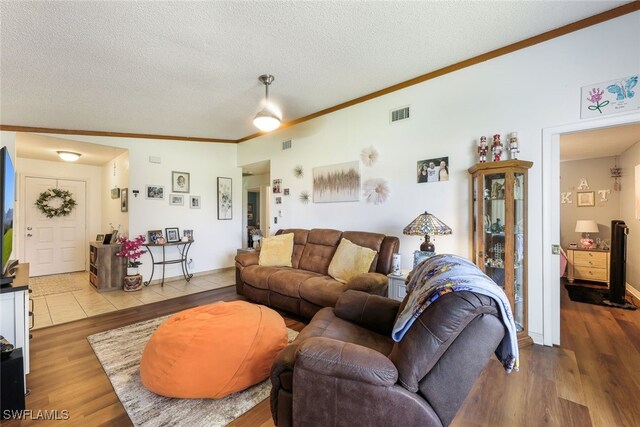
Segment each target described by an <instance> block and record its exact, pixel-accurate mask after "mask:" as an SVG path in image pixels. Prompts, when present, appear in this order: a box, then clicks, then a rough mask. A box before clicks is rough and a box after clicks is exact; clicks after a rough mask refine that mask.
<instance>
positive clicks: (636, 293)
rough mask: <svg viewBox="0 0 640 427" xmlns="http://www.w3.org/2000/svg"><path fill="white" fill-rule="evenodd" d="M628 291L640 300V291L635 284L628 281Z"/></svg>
mask: <svg viewBox="0 0 640 427" xmlns="http://www.w3.org/2000/svg"><path fill="white" fill-rule="evenodd" d="M627 293H629V294H631V295H633V297H634V298H635V299H637V300H638V301H640V291H639V290H637V289H636V288H634V287H633V286H631V285H630V284H629V282H627Z"/></svg>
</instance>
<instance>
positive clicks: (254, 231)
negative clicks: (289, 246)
mask: <svg viewBox="0 0 640 427" xmlns="http://www.w3.org/2000/svg"><path fill="white" fill-rule="evenodd" d="M270 190H271V162H270V161H268V160H267V161H263V162H258V163H252V164H249V165H245V166H242V194H243V197H242V212H243V216H242V229H243V230H246V231H244V232H243V236H244V238H243V244H242V248H243V249H257V248H259V246H260V242H261V240H262V236H268V235H269V233H270V227H269V223H270V221H269V219H270V213H269V212H270V205H269V200H270V197H269V194H270Z"/></svg>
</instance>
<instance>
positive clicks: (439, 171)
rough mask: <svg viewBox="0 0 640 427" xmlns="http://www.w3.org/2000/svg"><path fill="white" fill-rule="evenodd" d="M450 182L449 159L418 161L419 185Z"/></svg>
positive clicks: (437, 158) (438, 158) (439, 158)
mask: <svg viewBox="0 0 640 427" xmlns="http://www.w3.org/2000/svg"><path fill="white" fill-rule="evenodd" d="M439 181H449V157H448V156H447V157H436V158H434V159H426V160H420V161H418V183H421V182H439Z"/></svg>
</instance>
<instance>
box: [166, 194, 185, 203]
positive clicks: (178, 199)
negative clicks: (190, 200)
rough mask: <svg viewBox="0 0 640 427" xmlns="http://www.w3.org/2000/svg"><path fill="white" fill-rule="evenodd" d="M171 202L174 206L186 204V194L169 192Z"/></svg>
mask: <svg viewBox="0 0 640 427" xmlns="http://www.w3.org/2000/svg"><path fill="white" fill-rule="evenodd" d="M169 204H170V205H172V206H182V205H184V196H183V195H182V194H169Z"/></svg>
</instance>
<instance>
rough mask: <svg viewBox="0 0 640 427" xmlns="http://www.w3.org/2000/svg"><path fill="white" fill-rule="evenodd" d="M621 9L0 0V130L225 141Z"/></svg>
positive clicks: (608, 4) (604, 4) (587, 4)
mask: <svg viewBox="0 0 640 427" xmlns="http://www.w3.org/2000/svg"><path fill="white" fill-rule="evenodd" d="M624 3H626V2H624V1H553V2H549V1H545V2H523V1H509V2H504V1H503V2H496V1H481V2H470V1H463V2H459V1H456V2H454V1H451V2H419V1H418V2H415V1H412V2H404V1H387V2H355V1H333V2H316V1H306V2H302V1H299V2H291V1H288V2H284V1H283V2H266V1H233V2H227V1H212V2H186V1H175V2H137V1H136V2H134V1H128V2H112V1H102V2H94V1H91V2H81V1H71V2H60V1H46V2H35V1H24V2H7V1H2V2H0V15H1V22H0V43H1V45H0V49H1V50H0V73H1V75H0V77H1V79H0V84H1V91H0V94H1V95H0V96H1V98H0V123H1V124H4V125H16V126H35V127H51V128H60V129H83V130H97V131H111V132H132V133H147V134H164V135H181V136H193V137H205V138H213V137H217V138H224V139H238V138H241V137H244V136H246V135H249V134H252V133H254V132H255V128H253V126H252V124H251V119H252V117H253V115H254V114H255V113H256V112H257V111H258V110H259V103H260V101H261V99H262V97H263V94H264V90H263V87H261V85H260V83H259V82H258V80H257V77H258V76H259V75H260V74H264V73H271V74H274V75H275V77H276V79H275V82H274V83H273V85H272V87H271V88H272V89H271V95H272V100H273V101H274V102H276V103H277V104H278V105H280V107H281V109H282V110H283V112H284V117H283V119H284V121H290V120H294V119H296V118H299V117H303V116H306V115H309V114H312V113H314V112H317V111H319V110H323V109H325V108H328V107H332V106H334V105H336V104H340V103H342V102H345V101H349V100H351V99H354V98H357V97H360V96H363V95H366V94H368V93H371V92H374V91H377V90H380V89H383V88H386V87H389V86H391V85H394V84H396V83H400V82H402V81H405V80H408V79H410V78H413V77H416V76H419V75H422V74H425V73H428V72H430V71H433V70H436V69H439V68H442V67H444V66H447V65H451V64H454V63H456V62H459V61H461V60H464V59H467V58H470V57H474V56H476V55H479V54H481V53H484V52H487V51H491V50H493V49H496V48H499V47H502V46H506V45H508V44H511V43H514V42H516V41H519V40H522V39H525V38H528V37H531V36H534V35H537V34H540V33H543V32H545V31H548V30H551V29H554V28H558V27H560V26H563V25H565V24H568V23H571V22H575V21H577V20H580V19H582V18H585V17H588V16H591V15H595V14H597V13H600V12H603V11H605V10H609V9H612V8H615V7H617V6H619V5H621V4H624Z"/></svg>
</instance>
